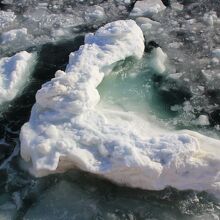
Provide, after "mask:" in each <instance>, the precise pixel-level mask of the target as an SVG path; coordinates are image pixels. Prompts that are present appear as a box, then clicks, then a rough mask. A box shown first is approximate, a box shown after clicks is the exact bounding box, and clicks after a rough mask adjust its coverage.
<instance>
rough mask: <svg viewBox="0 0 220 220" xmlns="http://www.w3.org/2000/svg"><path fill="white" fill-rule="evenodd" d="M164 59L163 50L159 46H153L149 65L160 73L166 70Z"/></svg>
mask: <svg viewBox="0 0 220 220" xmlns="http://www.w3.org/2000/svg"><path fill="white" fill-rule="evenodd" d="M166 60H167V55H166V53H164V52H163V50H162V49H161V48H160V47H157V48H155V49H154V50H153V51H152V53H151V61H150V67H151V68H152V69H153V70H154V71H156V72H158V73H160V74H162V73H164V72H165V70H166V65H165V64H166Z"/></svg>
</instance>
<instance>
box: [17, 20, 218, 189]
mask: <svg viewBox="0 0 220 220" xmlns="http://www.w3.org/2000/svg"><path fill="white" fill-rule="evenodd" d="M143 52H144V38H143V34H142V31H141V29H140V28H139V27H138V26H137V25H136V23H135V22H134V21H132V20H127V21H122V20H121V21H116V22H112V23H109V24H107V25H105V26H104V27H102V28H100V29H99V30H98V31H97V32H96V33H95V34H88V35H87V36H86V38H85V45H84V46H81V47H80V49H79V50H78V51H76V52H74V53H71V54H70V58H69V64H68V65H67V67H66V70H65V72H64V71H60V70H59V71H57V72H56V74H55V78H53V79H52V80H51V81H50V82H47V83H45V84H44V85H43V86H42V88H41V89H40V90H39V91H38V92H37V94H36V103H35V105H34V106H33V108H32V112H31V116H30V120H29V122H27V123H26V124H24V125H23V127H22V129H21V133H20V141H21V156H22V158H23V159H24V160H26V161H27V162H28V164H29V170H30V172H31V173H32V174H33V175H35V176H44V175H48V174H51V173H56V172H64V171H66V170H67V169H71V168H75V167H77V168H79V169H81V170H84V171H87V172H91V173H94V174H97V175H100V176H102V177H105V178H107V179H109V180H111V181H113V182H115V183H118V184H125V185H128V186H130V187H138V188H143V189H150V190H161V189H164V188H165V187H167V186H172V187H175V188H178V189H181V190H184V189H194V190H206V191H208V192H213V193H219V192H220V148H219V145H220V141H219V140H215V139H212V138H209V137H206V136H203V135H201V134H199V133H196V132H193V131H187V130H184V131H168V130H167V129H163V128H159V127H158V126H157V125H156V123H152V122H150V121H148V120H147V119H146V118H145V119H144V118H142V117H140V116H138V115H136V114H135V113H133V112H129V111H126V112H125V111H123V110H121V109H115V108H114V107H113V106H109V107H101V106H99V105H97V104H98V103H99V101H100V95H99V92H98V90H97V89H96V88H97V86H98V85H99V84H100V83H101V82H102V80H103V78H104V77H105V76H106V75H108V74H111V71H112V69H113V67H114V66H115V64H116V63H117V62H118V61H120V60H123V59H125V58H127V57H135V58H136V59H140V58H141V57H142V55H143ZM159 52H160V53H162V52H161V51H159ZM160 58H161V56H159V58H158V59H160ZM163 58H164V56H162V58H161V59H163ZM156 64H158V66H159V67H158V70H162V69H163V68H161V66H160V64H159V63H158V62H155V65H156Z"/></svg>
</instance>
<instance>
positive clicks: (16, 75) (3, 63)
mask: <svg viewBox="0 0 220 220" xmlns="http://www.w3.org/2000/svg"><path fill="white" fill-rule="evenodd" d="M35 57H36V55H35V54H31V53H28V52H26V51H22V52H19V53H17V54H15V55H14V56H12V57H5V58H2V59H0V105H1V104H3V103H4V102H7V101H11V100H12V99H14V98H15V97H16V96H17V95H18V94H19V93H20V92H21V91H22V89H23V87H24V86H25V85H26V83H27V81H28V79H29V76H30V74H31V70H32V68H33V66H34V64H35Z"/></svg>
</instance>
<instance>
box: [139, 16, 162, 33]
mask: <svg viewBox="0 0 220 220" xmlns="http://www.w3.org/2000/svg"><path fill="white" fill-rule="evenodd" d="M135 21H136V22H137V24H138V25H139V27H140V28H141V30H142V31H143V32H144V34H147V33H148V31H149V30H150V29H155V28H159V27H160V23H159V22H157V21H153V20H151V19H150V18H145V17H138V18H136V20H135Z"/></svg>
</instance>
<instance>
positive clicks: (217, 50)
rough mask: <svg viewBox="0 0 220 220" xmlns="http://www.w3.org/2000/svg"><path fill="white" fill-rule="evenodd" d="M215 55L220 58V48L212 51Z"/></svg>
mask: <svg viewBox="0 0 220 220" xmlns="http://www.w3.org/2000/svg"><path fill="white" fill-rule="evenodd" d="M212 54H213V56H214V57H217V58H220V48H216V49H214V50H213V51H212Z"/></svg>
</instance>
